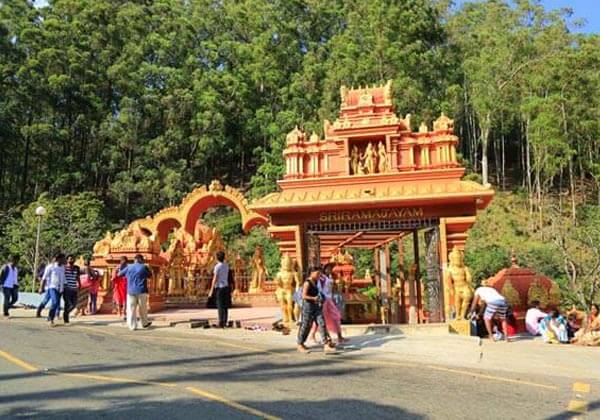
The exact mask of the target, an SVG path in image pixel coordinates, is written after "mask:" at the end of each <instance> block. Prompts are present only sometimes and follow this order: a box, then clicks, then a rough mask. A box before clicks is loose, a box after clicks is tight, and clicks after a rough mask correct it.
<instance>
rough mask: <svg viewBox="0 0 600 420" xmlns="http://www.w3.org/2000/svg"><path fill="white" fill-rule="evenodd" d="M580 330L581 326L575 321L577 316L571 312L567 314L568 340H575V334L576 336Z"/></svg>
mask: <svg viewBox="0 0 600 420" xmlns="http://www.w3.org/2000/svg"><path fill="white" fill-rule="evenodd" d="M580 329H581V324H580V323H579V320H578V319H577V314H576V313H572V312H571V313H569V314H568V315H567V336H568V337H569V340H573V339H574V338H575V334H577V331H579V330H580Z"/></svg>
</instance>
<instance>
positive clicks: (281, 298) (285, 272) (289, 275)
mask: <svg viewBox="0 0 600 420" xmlns="http://www.w3.org/2000/svg"><path fill="white" fill-rule="evenodd" d="M275 281H276V282H277V290H276V291H275V296H276V297H277V301H278V302H279V305H280V306H281V314H282V317H283V322H285V323H288V322H291V321H292V314H293V311H294V287H295V285H296V281H297V280H296V273H295V272H294V265H293V261H292V259H291V258H290V257H289V256H288V255H284V256H283V257H282V258H281V269H280V270H279V273H277V276H275Z"/></svg>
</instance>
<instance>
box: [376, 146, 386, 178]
mask: <svg viewBox="0 0 600 420" xmlns="http://www.w3.org/2000/svg"><path fill="white" fill-rule="evenodd" d="M377 154H378V159H377V166H378V167H377V169H378V170H379V173H380V174H382V173H385V172H387V170H388V165H387V153H386V151H385V145H384V144H383V143H379V148H378V150H377Z"/></svg>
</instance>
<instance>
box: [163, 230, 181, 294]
mask: <svg viewBox="0 0 600 420" xmlns="http://www.w3.org/2000/svg"><path fill="white" fill-rule="evenodd" d="M175 244H176V246H175V247H174V248H173V249H172V250H171V253H170V259H169V265H168V266H167V276H168V278H169V289H168V294H170V295H172V294H180V293H183V292H184V279H185V257H184V254H183V248H182V246H181V243H179V242H175Z"/></svg>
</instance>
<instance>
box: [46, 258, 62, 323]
mask: <svg viewBox="0 0 600 420" xmlns="http://www.w3.org/2000/svg"><path fill="white" fill-rule="evenodd" d="M54 260H55V262H54V264H52V265H51V266H50V267H49V268H48V269H47V270H46V272H45V273H44V277H43V278H42V281H43V282H44V284H45V286H46V293H48V295H49V296H50V302H51V305H50V313H49V314H48V326H50V327H54V318H55V317H56V312H57V310H58V308H59V306H60V296H61V294H62V293H63V291H64V289H65V281H66V279H65V262H66V258H65V254H58V255H57V256H56V257H55V258H54Z"/></svg>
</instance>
